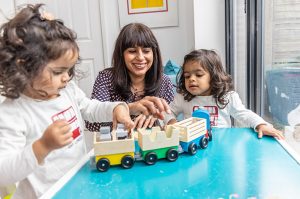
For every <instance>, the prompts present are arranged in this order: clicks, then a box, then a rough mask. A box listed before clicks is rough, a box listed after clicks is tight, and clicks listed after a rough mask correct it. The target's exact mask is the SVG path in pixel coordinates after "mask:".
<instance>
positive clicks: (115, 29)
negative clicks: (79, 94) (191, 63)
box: [100, 0, 195, 67]
mask: <svg viewBox="0 0 300 199" xmlns="http://www.w3.org/2000/svg"><path fill="white" fill-rule="evenodd" d="M100 13H101V26H102V35H103V47H104V48H103V49H104V60H105V66H106V67H107V66H111V56H112V52H113V47H114V44H115V40H116V38H117V36H118V33H119V31H120V29H121V27H120V25H119V24H120V23H119V14H118V1H117V0H110V1H107V0H100ZM178 14H179V26H177V27H162V28H153V29H152V31H153V33H154V34H155V36H156V38H157V40H158V43H159V45H160V48H161V53H162V57H163V63H166V62H167V61H168V60H169V59H172V60H173V61H175V62H176V63H177V64H179V65H181V64H182V60H183V56H184V55H185V54H186V53H188V52H189V51H191V50H193V49H194V43H195V42H194V33H193V32H194V26H193V22H194V18H193V1H191V0H188V1H187V0H178Z"/></svg>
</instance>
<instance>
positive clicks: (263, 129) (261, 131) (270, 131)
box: [256, 124, 284, 140]
mask: <svg viewBox="0 0 300 199" xmlns="http://www.w3.org/2000/svg"><path fill="white" fill-rule="evenodd" d="M256 130H257V133H258V138H262V137H263V136H264V135H268V136H273V137H275V138H277V139H279V140H281V139H284V136H283V135H282V132H281V131H279V130H277V129H275V128H273V127H272V126H268V125H266V124H260V125H258V126H257V127H256Z"/></svg>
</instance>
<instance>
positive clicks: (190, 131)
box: [172, 117, 208, 155]
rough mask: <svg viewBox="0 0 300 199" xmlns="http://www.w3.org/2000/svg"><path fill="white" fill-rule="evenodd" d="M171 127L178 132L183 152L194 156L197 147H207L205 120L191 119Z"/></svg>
mask: <svg viewBox="0 0 300 199" xmlns="http://www.w3.org/2000/svg"><path fill="white" fill-rule="evenodd" d="M172 126H173V128H175V129H178V130H179V132H180V145H181V147H182V149H183V151H184V152H188V153H190V154H191V155H194V154H196V153H197V148H198V146H199V147H201V148H202V149H205V148H206V147H207V145H208V131H207V121H206V119H203V118H197V117H191V118H188V119H185V120H182V121H180V122H177V123H175V124H173V125H172Z"/></svg>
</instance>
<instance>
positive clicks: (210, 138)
mask: <svg viewBox="0 0 300 199" xmlns="http://www.w3.org/2000/svg"><path fill="white" fill-rule="evenodd" d="M208 141H212V133H211V130H208Z"/></svg>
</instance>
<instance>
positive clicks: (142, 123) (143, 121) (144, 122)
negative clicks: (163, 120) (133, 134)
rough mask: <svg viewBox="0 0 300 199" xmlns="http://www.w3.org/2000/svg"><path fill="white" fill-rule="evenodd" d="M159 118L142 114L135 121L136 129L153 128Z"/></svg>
mask: <svg viewBox="0 0 300 199" xmlns="http://www.w3.org/2000/svg"><path fill="white" fill-rule="evenodd" d="M156 120H157V118H155V117H153V116H152V115H148V116H146V115H144V114H140V115H139V116H137V117H136V118H135V119H134V127H135V128H152V127H153V125H154V123H155V121H156Z"/></svg>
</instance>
